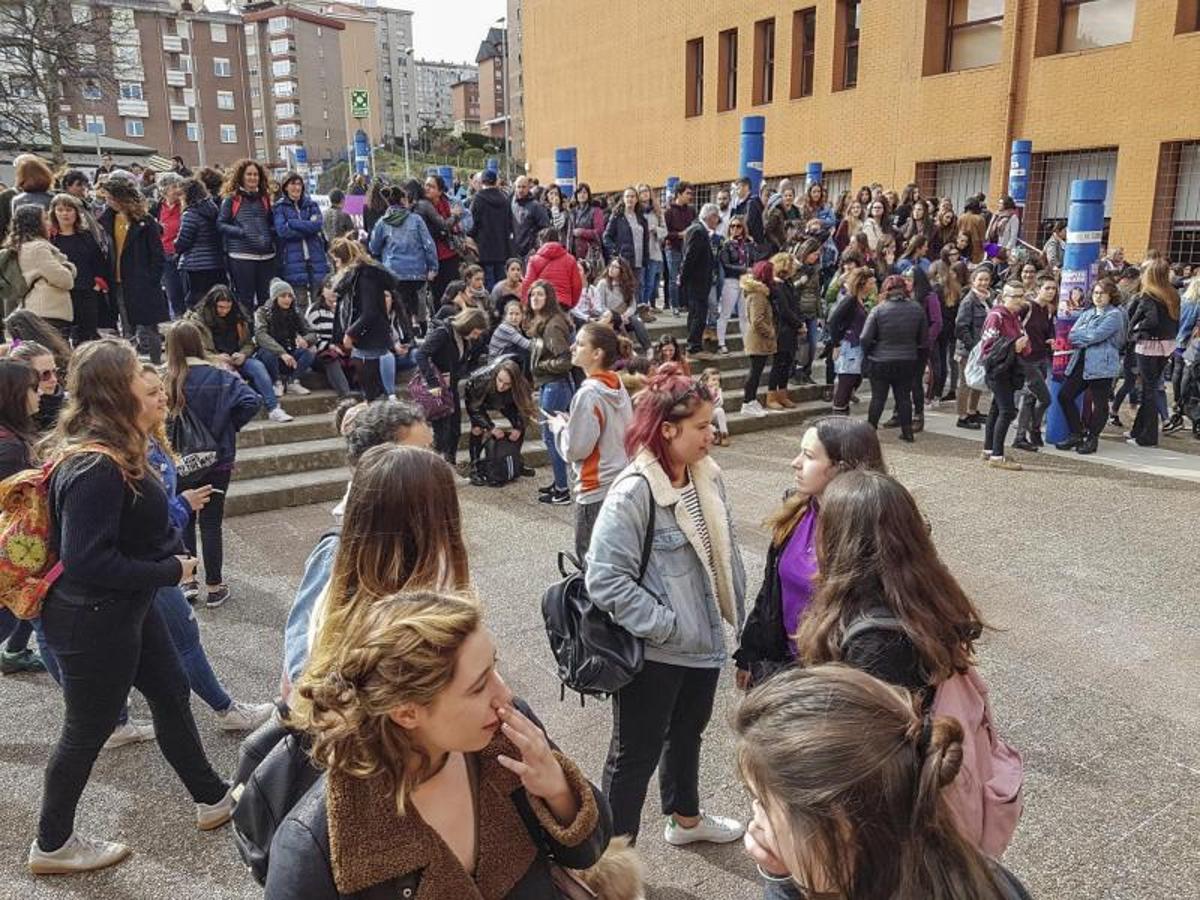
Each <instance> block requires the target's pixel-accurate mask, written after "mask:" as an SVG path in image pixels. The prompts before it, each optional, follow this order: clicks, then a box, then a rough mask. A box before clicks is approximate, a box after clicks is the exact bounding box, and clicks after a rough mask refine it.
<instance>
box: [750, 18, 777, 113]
mask: <svg viewBox="0 0 1200 900" xmlns="http://www.w3.org/2000/svg"><path fill="white" fill-rule="evenodd" d="M774 99H775V20H774V19H763V20H762V21H760V22H755V23H754V105H755V106H760V105H762V104H765V103H770V102H771V101H772V100H774Z"/></svg>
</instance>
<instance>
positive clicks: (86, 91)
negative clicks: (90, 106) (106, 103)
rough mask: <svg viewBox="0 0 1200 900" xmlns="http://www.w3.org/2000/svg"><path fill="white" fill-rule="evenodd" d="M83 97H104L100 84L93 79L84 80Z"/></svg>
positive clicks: (87, 98) (86, 98)
mask: <svg viewBox="0 0 1200 900" xmlns="http://www.w3.org/2000/svg"><path fill="white" fill-rule="evenodd" d="M83 99H84V100H103V99H104V91H102V90H100V85H98V84H96V82H94V81H87V82H84V85H83Z"/></svg>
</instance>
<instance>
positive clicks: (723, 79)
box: [717, 28, 738, 112]
mask: <svg viewBox="0 0 1200 900" xmlns="http://www.w3.org/2000/svg"><path fill="white" fill-rule="evenodd" d="M737 56H738V33H737V29H736V28H730V29H729V30H727V31H722V32H721V33H720V34H719V35H717V111H718V112H725V111H727V110H730V109H737V64H738V59H737Z"/></svg>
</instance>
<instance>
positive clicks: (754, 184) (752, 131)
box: [738, 116, 767, 197]
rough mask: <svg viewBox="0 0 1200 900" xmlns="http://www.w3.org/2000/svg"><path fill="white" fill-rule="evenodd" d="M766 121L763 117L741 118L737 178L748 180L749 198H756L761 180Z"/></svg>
mask: <svg viewBox="0 0 1200 900" xmlns="http://www.w3.org/2000/svg"><path fill="white" fill-rule="evenodd" d="M766 129H767V120H766V118H764V117H763V116H743V117H742V137H741V162H740V164H739V166H738V177H739V178H749V179H750V196H752V197H757V196H758V189H759V187H761V186H762V179H763V146H764V140H763V134H764V132H765V131H766Z"/></svg>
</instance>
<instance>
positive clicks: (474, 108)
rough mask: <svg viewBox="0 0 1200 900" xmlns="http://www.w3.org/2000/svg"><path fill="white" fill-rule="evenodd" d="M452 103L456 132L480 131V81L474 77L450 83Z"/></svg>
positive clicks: (471, 132) (475, 132)
mask: <svg viewBox="0 0 1200 900" xmlns="http://www.w3.org/2000/svg"><path fill="white" fill-rule="evenodd" d="M450 105H451V107H452V108H453V110H454V133H455V134H463V133H464V132H467V133H470V134H478V133H479V82H478V81H477V80H476V79H474V78H467V79H464V80H462V81H456V82H455V83H454V84H452V85H450Z"/></svg>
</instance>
